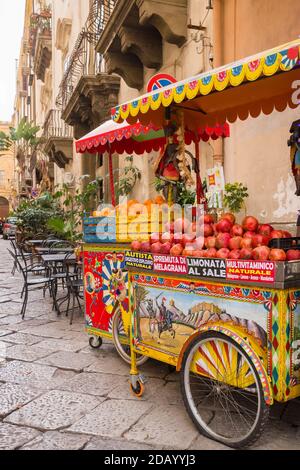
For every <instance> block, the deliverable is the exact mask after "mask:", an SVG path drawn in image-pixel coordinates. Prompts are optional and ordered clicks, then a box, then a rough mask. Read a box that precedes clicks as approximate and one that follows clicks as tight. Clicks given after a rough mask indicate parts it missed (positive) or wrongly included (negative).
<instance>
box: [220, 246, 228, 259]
mask: <svg viewBox="0 0 300 470" xmlns="http://www.w3.org/2000/svg"><path fill="white" fill-rule="evenodd" d="M217 258H222V259H229V258H230V250H228V248H221V250H219V251H218V252H217Z"/></svg>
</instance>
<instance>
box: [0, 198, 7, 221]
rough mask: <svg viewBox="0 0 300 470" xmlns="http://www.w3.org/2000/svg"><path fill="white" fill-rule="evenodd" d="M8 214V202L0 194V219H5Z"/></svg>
mask: <svg viewBox="0 0 300 470" xmlns="http://www.w3.org/2000/svg"><path fill="white" fill-rule="evenodd" d="M8 215H9V202H8V200H7V199H6V198H5V197H1V196H0V219H3V218H4V219H6V218H7V217H8Z"/></svg>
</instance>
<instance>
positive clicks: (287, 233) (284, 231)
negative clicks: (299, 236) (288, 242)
mask: <svg viewBox="0 0 300 470" xmlns="http://www.w3.org/2000/svg"><path fill="white" fill-rule="evenodd" d="M282 233H283V238H293V235H292V234H291V233H290V232H287V231H286V230H283V232H282Z"/></svg>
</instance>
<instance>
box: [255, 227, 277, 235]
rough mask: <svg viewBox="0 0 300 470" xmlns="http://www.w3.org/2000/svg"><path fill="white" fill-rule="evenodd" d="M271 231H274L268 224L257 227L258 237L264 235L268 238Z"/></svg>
mask: <svg viewBox="0 0 300 470" xmlns="http://www.w3.org/2000/svg"><path fill="white" fill-rule="evenodd" d="M273 230H274V229H273V227H272V225H269V224H263V225H260V226H259V227H258V233H259V234H260V235H264V236H265V237H270V236H271V233H272V232H273Z"/></svg>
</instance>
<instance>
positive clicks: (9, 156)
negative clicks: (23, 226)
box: [0, 122, 16, 218]
mask: <svg viewBox="0 0 300 470" xmlns="http://www.w3.org/2000/svg"><path fill="white" fill-rule="evenodd" d="M10 126H11V124H10V123H8V122H0V132H4V133H5V134H8V133H9V128H10ZM15 183H16V182H15V159H14V150H13V149H10V150H7V149H1V146H0V218H6V217H7V216H8V215H9V212H10V210H12V209H13V208H14V207H15V203H16V186H15Z"/></svg>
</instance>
